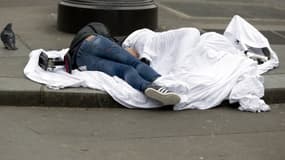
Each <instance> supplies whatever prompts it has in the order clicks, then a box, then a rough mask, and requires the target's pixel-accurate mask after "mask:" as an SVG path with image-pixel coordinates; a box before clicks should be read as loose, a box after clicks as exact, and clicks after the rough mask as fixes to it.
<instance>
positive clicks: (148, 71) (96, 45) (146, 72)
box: [86, 35, 160, 82]
mask: <svg viewBox="0 0 285 160" xmlns="http://www.w3.org/2000/svg"><path fill="white" fill-rule="evenodd" d="M86 48H88V49H87V50H88V52H90V54H93V55H96V56H98V57H102V58H105V59H109V60H112V61H116V62H118V63H122V64H126V65H131V66H133V67H134V68H135V69H136V70H137V72H138V74H140V75H141V77H143V78H144V79H145V80H147V81H150V82H153V81H154V80H155V79H157V78H158V77H160V74H158V73H157V72H156V71H154V70H153V69H152V68H151V67H150V66H148V65H146V64H145V63H143V62H141V61H140V60H138V59H137V58H136V57H134V56H132V55H130V54H129V53H128V52H127V51H126V50H125V49H123V48H122V47H121V46H119V45H118V44H116V43H114V42H112V41H111V40H109V39H107V38H105V37H103V36H100V35H97V36H96V37H95V38H94V39H92V40H91V41H89V42H88V47H86Z"/></svg>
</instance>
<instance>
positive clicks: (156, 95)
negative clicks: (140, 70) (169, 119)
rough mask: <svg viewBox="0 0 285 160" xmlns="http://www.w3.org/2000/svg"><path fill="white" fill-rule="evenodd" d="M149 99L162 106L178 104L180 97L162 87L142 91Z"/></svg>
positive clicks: (151, 87)
mask: <svg viewBox="0 0 285 160" xmlns="http://www.w3.org/2000/svg"><path fill="white" fill-rule="evenodd" d="M144 93H145V95H146V96H147V97H149V98H152V99H154V100H157V101H159V102H161V103H162V104H163V105H165V106H166V105H175V104H177V103H179V102H180V97H179V96H178V95H177V94H176V93H173V92H170V91H169V90H167V89H166V88H164V87H160V86H149V87H147V88H146V89H145V91H144Z"/></svg>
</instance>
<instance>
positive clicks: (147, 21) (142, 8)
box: [57, 0, 158, 36]
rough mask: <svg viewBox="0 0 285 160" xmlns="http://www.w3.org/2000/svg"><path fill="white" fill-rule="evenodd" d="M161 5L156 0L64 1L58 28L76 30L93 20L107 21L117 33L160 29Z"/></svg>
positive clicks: (117, 34) (124, 33) (59, 10)
mask: <svg viewBox="0 0 285 160" xmlns="http://www.w3.org/2000/svg"><path fill="white" fill-rule="evenodd" d="M157 16H158V15H157V6H156V4H155V3H154V1H153V0H62V1H61V2H59V4H58V19H57V27H58V29H59V30H61V31H64V32H70V33H75V32H77V31H78V30H79V29H80V28H82V27H83V26H84V25H86V24H88V23H89V22H95V21H96V22H101V23H104V24H105V25H106V26H107V27H108V28H109V29H110V31H111V34H112V35H114V36H124V35H128V34H129V33H131V32H132V31H134V30H137V29H140V28H150V29H152V30H155V29H157Z"/></svg>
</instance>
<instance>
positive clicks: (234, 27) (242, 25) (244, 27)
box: [224, 15, 279, 74]
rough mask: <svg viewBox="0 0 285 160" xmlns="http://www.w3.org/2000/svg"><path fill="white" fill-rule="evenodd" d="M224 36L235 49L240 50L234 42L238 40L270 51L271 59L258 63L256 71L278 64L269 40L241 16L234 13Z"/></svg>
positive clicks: (263, 70)
mask: <svg viewBox="0 0 285 160" xmlns="http://www.w3.org/2000/svg"><path fill="white" fill-rule="evenodd" d="M224 36H225V37H227V38H228V39H229V40H230V41H231V42H232V43H233V44H234V45H235V47H236V48H237V49H239V50H241V48H240V46H239V45H238V44H237V43H236V40H239V41H240V42H241V43H243V44H245V45H246V46H247V47H253V48H264V47H267V48H268V49H269V50H270V53H271V59H270V60H269V61H267V62H266V63H263V64H261V65H258V73H259V74H263V73H265V72H267V71H268V70H270V69H273V68H274V67H277V66H278V65H279V59H278V56H277V55H276V53H275V52H274V51H273V50H272V48H271V47H270V44H269V41H268V39H267V38H266V37H264V36H263V35H262V33H260V32H259V31H258V30H257V29H256V28H255V27H254V26H252V25H251V24H249V23H248V22H247V21H246V20H245V19H243V18H242V17H240V16H238V15H235V16H234V17H233V18H232V20H231V21H230V23H229V24H228V26H227V28H226V30H225V32H224Z"/></svg>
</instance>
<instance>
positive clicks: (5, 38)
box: [1, 23, 17, 50]
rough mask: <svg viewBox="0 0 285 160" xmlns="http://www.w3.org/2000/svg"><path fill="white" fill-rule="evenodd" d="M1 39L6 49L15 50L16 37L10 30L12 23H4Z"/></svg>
mask: <svg viewBox="0 0 285 160" xmlns="http://www.w3.org/2000/svg"><path fill="white" fill-rule="evenodd" d="M1 40H2V42H3V44H4V46H5V48H6V49H8V50H16V49H17V47H16V37H15V33H14V32H13V30H12V23H9V24H7V25H6V27H5V28H4V29H3V31H2V32H1Z"/></svg>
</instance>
